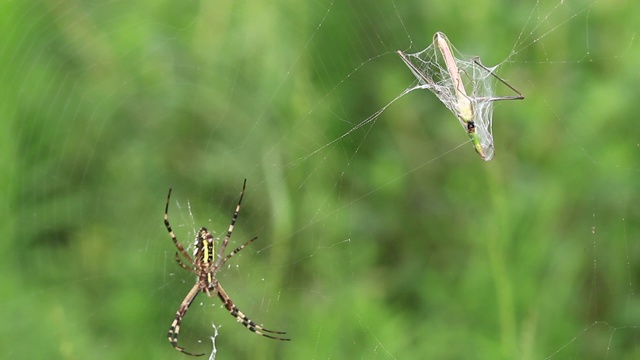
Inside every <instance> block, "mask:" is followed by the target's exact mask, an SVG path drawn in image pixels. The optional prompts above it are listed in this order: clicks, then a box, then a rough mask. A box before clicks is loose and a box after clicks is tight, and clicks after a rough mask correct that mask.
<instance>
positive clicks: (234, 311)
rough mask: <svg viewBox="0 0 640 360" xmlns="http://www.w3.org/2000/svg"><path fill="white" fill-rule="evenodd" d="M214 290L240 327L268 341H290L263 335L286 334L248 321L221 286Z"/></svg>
mask: <svg viewBox="0 0 640 360" xmlns="http://www.w3.org/2000/svg"><path fill="white" fill-rule="evenodd" d="M216 290H217V291H216V292H217V293H218V297H219V298H220V300H221V301H222V303H223V304H224V307H225V308H226V309H227V310H228V311H229V313H231V316H233V317H235V318H236V320H238V322H240V323H242V325H244V326H245V327H246V328H247V329H249V330H251V331H252V332H254V333H256V334H258V335H262V336H264V337H268V338H269V339H275V340H282V341H290V340H291V339H287V338H282V337H278V336H273V335H269V334H265V333H272V334H286V332H284V331H274V330H269V329H265V328H264V327H262V325H258V324H256V323H255V322H253V320H251V319H249V318H248V317H247V316H246V315H245V314H244V313H242V311H240V309H238V307H237V306H236V305H235V304H234V303H233V301H231V298H229V295H227V292H226V291H224V289H223V288H222V286H220V283H217V284H216Z"/></svg>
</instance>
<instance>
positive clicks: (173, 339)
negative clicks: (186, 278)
mask: <svg viewBox="0 0 640 360" xmlns="http://www.w3.org/2000/svg"><path fill="white" fill-rule="evenodd" d="M200 290H201V289H200V284H199V283H197V284H195V285H194V286H193V287H192V288H191V290H189V293H188V294H187V296H185V298H184V300H182V303H181V304H180V307H179V308H178V311H177V312H176V318H175V319H174V320H173V322H172V323H171V326H170V327H169V333H168V334H167V338H168V339H169V342H170V343H171V345H172V346H173V348H174V349H176V350H178V351H180V352H182V353H185V354H187V355H191V356H202V355H204V353H202V354H193V353H190V352H188V351H186V350H185V349H184V348H183V347H180V346H178V334H179V333H180V324H181V323H182V319H183V318H184V316H185V315H186V314H187V310H189V306H191V303H193V300H194V299H195V298H196V296H197V295H198V293H199V292H200Z"/></svg>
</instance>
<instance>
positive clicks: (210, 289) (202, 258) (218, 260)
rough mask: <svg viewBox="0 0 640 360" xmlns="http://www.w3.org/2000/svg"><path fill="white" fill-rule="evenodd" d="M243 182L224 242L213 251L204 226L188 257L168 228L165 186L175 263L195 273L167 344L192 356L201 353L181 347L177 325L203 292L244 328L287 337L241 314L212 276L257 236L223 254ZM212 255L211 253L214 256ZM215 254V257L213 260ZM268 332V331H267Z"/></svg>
mask: <svg viewBox="0 0 640 360" xmlns="http://www.w3.org/2000/svg"><path fill="white" fill-rule="evenodd" d="M246 185H247V180H246V179H245V180H244V183H243V184H242V192H241V193H240V200H238V205H237V206H236V210H235V212H234V213H233V217H232V218H231V224H230V225H229V229H228V230H227V235H226V236H225V237H224V241H223V242H222V245H221V246H220V250H219V251H218V253H217V254H215V251H214V246H213V242H214V238H213V235H211V232H210V231H209V230H207V229H206V228H204V227H203V228H200V230H198V233H197V234H196V241H195V244H194V245H195V250H194V255H193V258H192V257H191V256H189V254H188V253H187V252H186V250H185V249H184V247H183V246H182V244H180V243H179V242H178V239H177V238H176V234H175V233H174V232H173V230H172V229H171V225H170V224H169V199H170V198H171V189H169V194H168V195H167V204H166V207H165V210H164V225H165V226H166V228H167V231H168V232H169V236H171V240H173V244H174V245H175V246H176V248H177V249H178V251H176V262H177V263H178V265H180V267H182V268H183V269H185V270H188V271H191V272H192V273H194V274H195V275H196V276H197V280H196V283H195V285H193V287H192V288H191V290H189V292H188V293H187V296H185V298H184V300H182V303H181V304H180V307H179V308H178V311H177V312H176V318H175V319H174V320H173V322H172V323H171V327H169V334H168V335H167V337H168V339H169V342H170V343H171V345H172V346H173V347H174V348H175V349H176V350H178V351H180V352H183V353H185V354H187V355H192V356H202V355H204V353H203V354H193V353H190V352H188V351H186V350H185V349H184V348H183V347H180V346H178V334H179V333H180V324H181V323H182V319H183V318H184V316H185V315H186V314H187V310H189V306H191V304H192V303H193V300H194V299H195V298H196V296H197V295H198V294H199V293H200V292H203V293H205V294H207V296H209V297H214V296H215V295H218V298H220V300H221V301H222V304H223V305H224V307H225V308H226V309H227V310H228V311H229V313H230V314H231V316H233V317H235V318H236V320H238V322H241V323H242V325H244V326H245V327H246V328H247V329H249V330H251V331H253V332H254V333H256V334H258V335H262V336H264V337H267V338H270V339H275V340H282V341H289V340H290V339H286V338H282V337H279V336H275V335H270V334H286V332H283V331H273V330H268V329H265V328H264V327H262V325H258V324H256V323H255V322H253V321H252V320H251V319H249V318H248V317H247V316H246V315H245V314H243V313H242V311H240V310H239V309H238V308H237V307H236V305H235V304H234V303H233V301H231V298H230V297H229V295H227V292H226V291H224V289H223V288H222V285H220V283H219V282H218V279H216V273H217V272H218V271H219V270H220V269H221V268H222V266H223V265H224V264H225V263H226V262H227V260H229V259H230V258H231V257H232V256H233V255H235V254H237V253H238V252H240V250H242V249H244V247H245V246H247V245H249V244H250V243H252V242H253V241H254V240H256V239H257V238H258V237H254V238H252V239H251V240H249V241H247V242H246V243H244V244H242V245H240V246H238V248H236V249H235V250H233V251H232V252H230V253H229V254H228V255H227V256H223V255H224V251H225V249H226V248H227V245H228V244H229V239H230V238H231V233H233V228H234V226H235V224H236V220H237V219H238V214H239V213H240V205H241V204H242V198H243V197H244V190H245V187H246ZM180 254H181V255H182V256H183V257H184V258H185V259H186V264H185V262H183V261H182V260H181V259H180V256H179V255H180ZM214 254H215V255H214ZM214 256H215V259H214ZM268 333H270V334H268Z"/></svg>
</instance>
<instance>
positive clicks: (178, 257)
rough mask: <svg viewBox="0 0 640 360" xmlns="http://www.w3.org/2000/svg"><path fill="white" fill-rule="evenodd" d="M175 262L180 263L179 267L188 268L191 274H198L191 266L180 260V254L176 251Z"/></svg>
mask: <svg viewBox="0 0 640 360" xmlns="http://www.w3.org/2000/svg"><path fill="white" fill-rule="evenodd" d="M176 262H177V263H178V265H180V267H181V268H183V269H185V270H188V271H190V272H192V273H193V274H195V275H196V276H198V275H199V274H198V272H197V271H195V270H194V269H193V268H192V267H190V266H188V265H187V264H185V263H184V262H182V260H181V259H180V256H179V255H178V252H177V251H176Z"/></svg>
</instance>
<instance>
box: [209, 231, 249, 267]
mask: <svg viewBox="0 0 640 360" xmlns="http://www.w3.org/2000/svg"><path fill="white" fill-rule="evenodd" d="M257 238H258V237H257V236H256V237H254V238H253V239H251V240H249V241H247V242H246V243H244V244H242V245H240V246H238V247H237V248H236V249H235V250H233V251H232V252H230V253H229V255H227V256H225V257H224V259H222V261H220V264H218V265H217V266H216V269H220V268H221V267H222V265H224V264H225V263H226V262H227V260H229V259H231V257H232V256H233V255H235V254H237V253H239V252H240V250H242V249H244V248H245V247H246V246H247V245H249V244H251V243H252V242H254V241H255V240H256V239H257ZM216 271H217V270H216Z"/></svg>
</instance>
